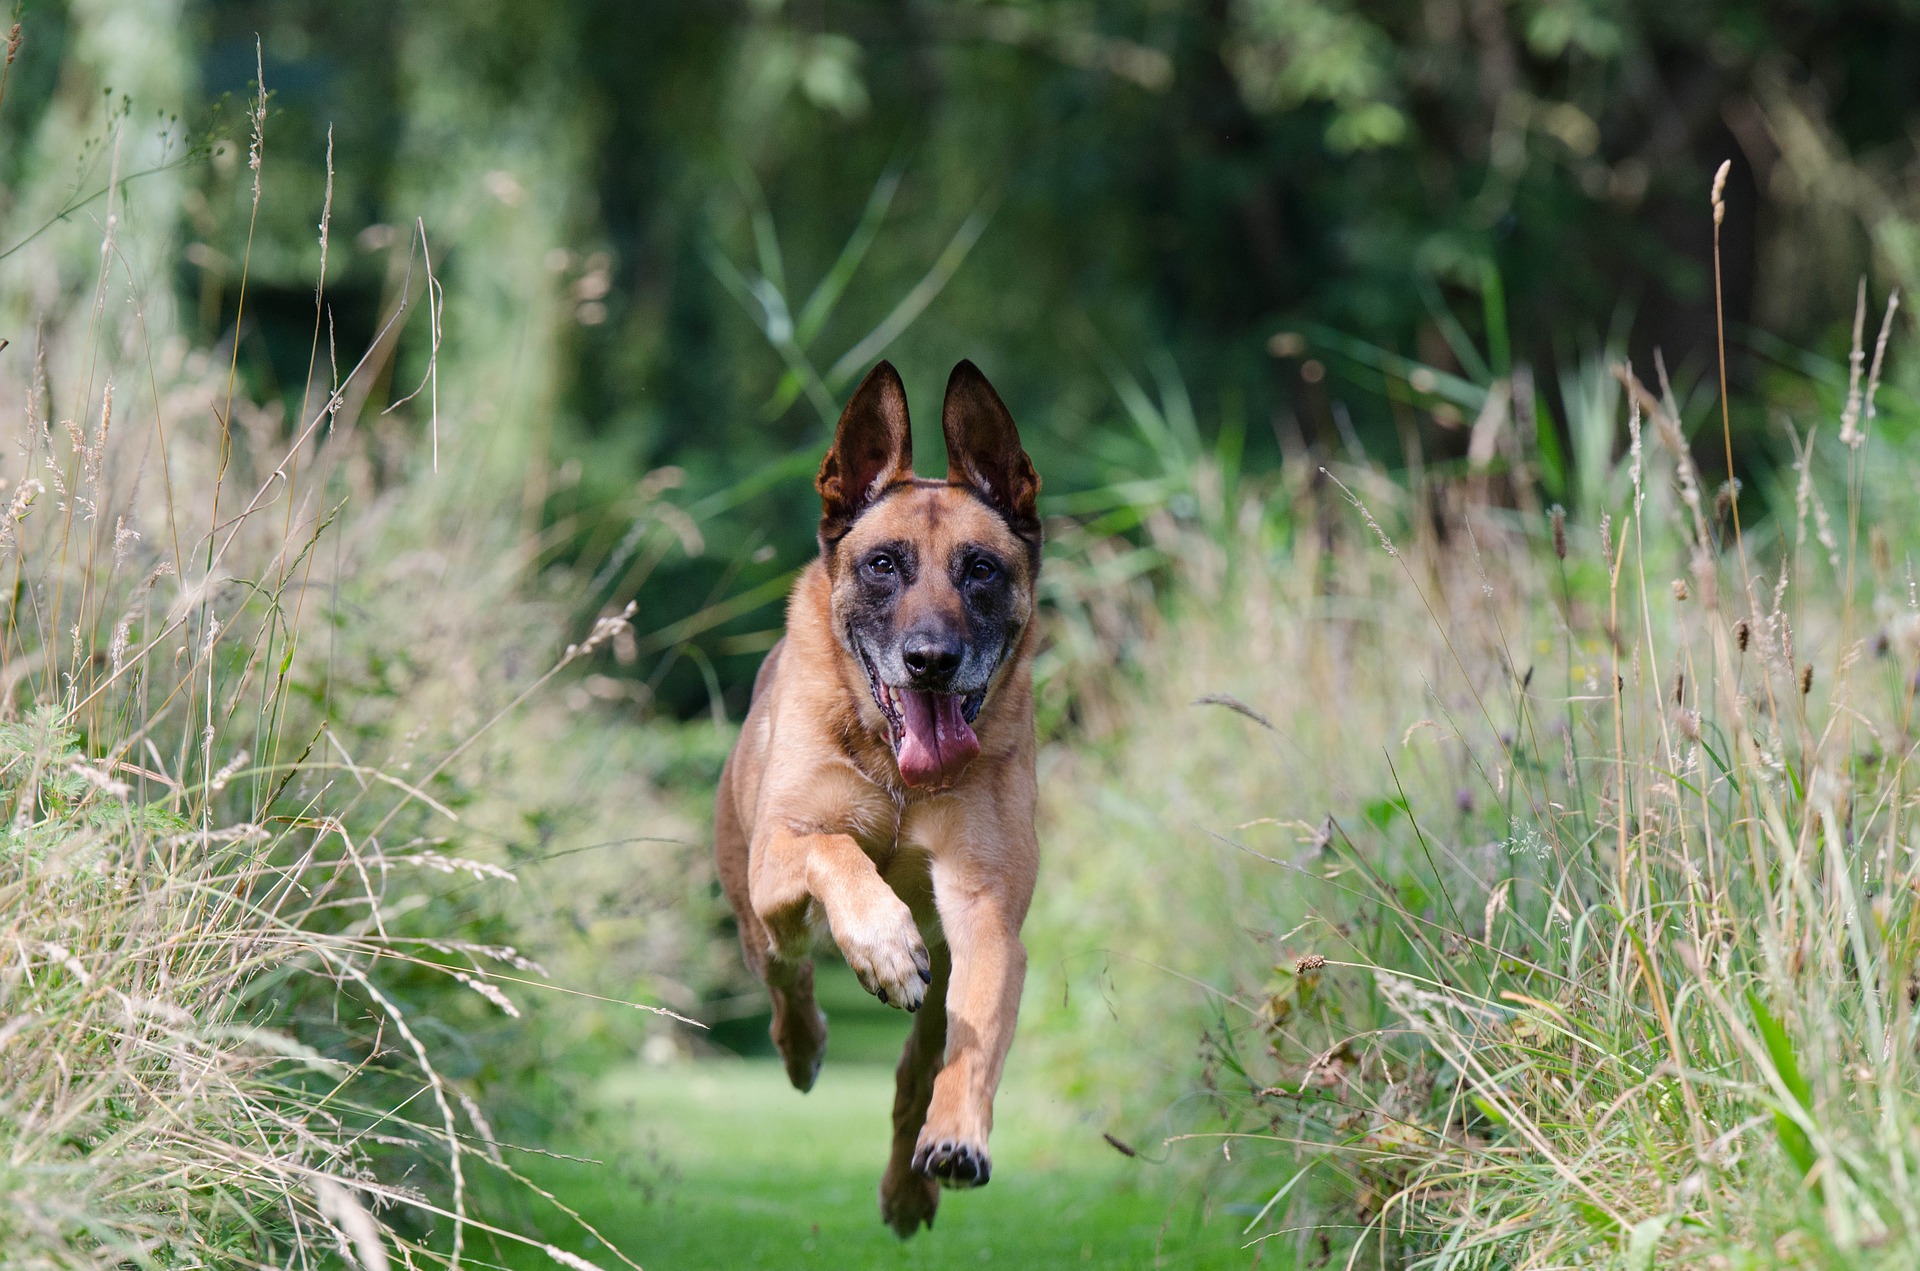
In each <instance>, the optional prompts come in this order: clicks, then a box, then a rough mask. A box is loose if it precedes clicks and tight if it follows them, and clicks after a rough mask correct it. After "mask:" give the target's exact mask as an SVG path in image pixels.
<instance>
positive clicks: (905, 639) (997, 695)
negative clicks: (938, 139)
mask: <svg viewBox="0 0 1920 1271" xmlns="http://www.w3.org/2000/svg"><path fill="white" fill-rule="evenodd" d="M941 427H942V430H943V431H944V432H945V434H946V446H947V476H946V479H945V480H944V481H937V480H930V479H926V478H922V477H916V476H915V475H914V472H913V437H912V434H911V432H910V431H909V428H908V423H907V395H906V389H905V387H904V386H903V385H902V384H901V382H900V376H899V374H898V373H897V372H896V371H895V370H894V369H893V367H892V366H891V365H890V364H888V363H886V362H881V363H880V364H879V365H878V366H876V367H874V368H873V370H872V372H871V373H869V374H868V376H867V378H866V379H865V380H864V381H863V382H862V383H861V385H860V387H859V388H858V389H857V390H855V392H854V394H853V397H852V399H851V400H850V401H849V402H848V403H847V407H846V410H845V412H844V413H843V414H842V415H841V416H840V422H839V425H838V427H837V428H836V430H835V433H834V439H833V447H832V449H831V450H830V451H828V453H827V456H826V459H825V461H824V462H822V464H821V465H820V475H819V479H818V481H817V482H816V485H817V487H818V489H819V491H820V503H821V512H820V531H819V540H820V555H819V557H818V558H817V559H816V560H814V561H813V562H812V563H811V564H809V565H808V566H807V568H806V569H805V570H804V571H803V572H802V573H801V575H800V577H799V579H798V580H797V581H796V582H795V584H794V588H793V593H792V596H791V597H790V599H789V602H788V606H787V629H786V634H785V636H784V637H783V638H782V639H781V640H780V642H779V643H778V644H775V645H774V646H773V648H772V650H771V651H769V652H768V654H767V658H766V661H765V662H764V663H763V664H762V666H761V668H760V673H759V675H758V676H757V677H756V678H755V680H754V685H753V703H752V706H751V707H750V708H749V710H748V712H747V717H746V721H745V723H744V724H743V725H742V727H741V730H740V737H739V740H738V741H737V742H736V743H735V745H734V749H733V753H732V754H731V755H730V756H729V757H728V759H727V764H726V767H725V768H724V769H723V770H722V772H721V775H720V785H719V790H718V793H717V797H716V801H715V808H714V842H715V854H716V857H717V863H718V866H719V873H720V879H721V883H722V885H723V887H724V888H725V891H726V894H727V899H728V901H729V902H731V904H732V906H733V910H734V913H735V914H736V915H737V916H738V918H739V924H740V941H741V946H742V948H743V949H744V951H745V954H746V961H747V965H748V966H749V967H750V968H752V970H753V971H754V973H755V974H756V975H757V976H758V977H759V978H760V979H761V980H763V981H764V982H765V983H766V986H767V991H768V995H769V997H770V998H771V999H772V1003H773V1024H772V1027H771V1030H770V1031H771V1032H772V1035H773V1042H774V1045H775V1047H776V1048H778V1050H779V1052H780V1055H781V1058H782V1059H783V1060H784V1061H785V1063H786V1070H787V1076H788V1077H789V1078H790V1079H791V1080H792V1082H793V1084H794V1086H795V1087H797V1088H798V1089H800V1090H802V1091H805V1090H808V1089H810V1088H811V1087H812V1086H813V1083H814V1079H815V1078H816V1077H817V1076H818V1075H819V1072H820V1061H821V1058H822V1056H823V1055H824V1053H825V1051H826V1045H827V1020H826V1016H825V1015H824V1014H823V1013H822V1012H821V1010H820V1008H819V1006H818V1004H817V1003H816V1002H815V1000H814V992H813V963H812V961H811V949H812V945H813V941H814V938H815V934H816V932H817V931H818V930H819V928H820V927H821V926H822V925H824V926H825V928H826V930H827V932H828V933H830V934H831V936H832V938H833V941H834V943H835V944H837V945H838V946H839V948H840V952H841V954H842V955H843V956H844V957H845V958H846V960H847V965H848V966H850V967H852V968H853V972H854V974H855V975H856V976H858V977H859V980H860V983H861V985H862V986H863V987H864V988H865V989H866V990H867V991H868V992H869V993H872V994H873V995H874V996H875V997H878V998H879V999H880V1000H881V1001H882V1002H885V1003H886V1004H887V1005H889V1006H894V1007H898V1008H899V1009H901V1010H904V1011H912V1012H915V1015H914V1020H913V1028H912V1033H911V1035H910V1036H909V1037H908V1039H907V1044H906V1049H905V1051H904V1052H903V1053H902V1055H901V1057H900V1064H899V1069H898V1072H897V1089H896V1093H895V1096H894V1103H893V1144H892V1152H891V1156H890V1158H889V1160H888V1163H887V1169H886V1173H885V1176H884V1177H883V1178H882V1180H881V1183H880V1213H881V1217H882V1218H883V1219H884V1220H885V1221H886V1222H887V1224H888V1225H889V1226H891V1227H892V1228H893V1229H894V1231H895V1232H897V1233H898V1234H899V1235H900V1237H901V1238H902V1239H906V1238H907V1237H909V1236H911V1235H913V1234H914V1233H915V1232H916V1231H917V1230H918V1229H919V1228H920V1226H921V1225H922V1224H925V1225H926V1226H928V1227H932V1225H933V1217H934V1211H935V1209H936V1208H937V1207H938V1206H939V1203H940V1188H941V1186H943V1185H944V1186H947V1187H980V1186H984V1185H985V1184H986V1182H987V1180H988V1178H989V1177H990V1176H991V1174H992V1168H993V1167H992V1159H991V1157H990V1156H989V1154H988V1150H987V1137H988V1134H989V1133H990V1132H991V1130H992V1128H993V1098H994V1092H995V1091H996V1090H997V1089H998V1087H999V1084H1000V1073H1001V1068H1002V1066H1003V1065H1004V1063H1005V1061H1006V1056H1007V1048H1008V1046H1009V1045H1010V1044H1011V1043H1012V1041H1013V1030H1014V1018H1015V1015H1016V1014H1017V1013H1018V1011H1019V1006H1020V989H1021V985H1022V983H1023V981H1024V980H1025V978H1026V969H1027V955H1026V948H1025V946H1024V945H1022V944H1021V942H1020V927H1021V923H1022V922H1023V921H1024V920H1025V918H1026V913H1027V906H1028V904H1029V902H1030V901H1031V900H1032V897H1033V886H1034V876H1035V872H1036V870H1037V868H1038V861H1039V846H1038V841H1037V838H1036V835H1035V830H1034V804H1035V798H1036V793H1037V785H1036V781H1035V776H1034V750H1035V741H1034V727H1033V675H1032V662H1033V650H1034V634H1033V625H1034V624H1033V614H1034V603H1035V601H1034V594H1035V585H1036V582H1037V579H1038V576H1039V571H1040V545H1041V527H1040V518H1039V515H1038V513H1037V510H1036V500H1037V498H1038V495H1039V492H1040V478H1039V477H1038V476H1037V475H1036V474H1035V472H1034V468H1033V462H1032V460H1031V459H1029V458H1028V457H1027V453H1026V451H1025V450H1023V449H1021V445H1020V434H1019V432H1018V431H1017V430H1016V429H1015V427H1014V423H1013V417H1012V416H1011V415H1010V414H1008V413H1007V408H1006V406H1005V405H1004V404H1002V402H1001V400H1000V397H999V395H998V394H997V393H995V392H994V390H993V387H992V385H990V384H988V383H987V379H986V377H985V376H984V375H982V374H981V373H980V371H979V370H978V369H977V368H976V367H975V366H974V365H973V363H971V362H962V363H960V364H959V365H958V366H956V367H955V368H954V369H953V374H952V376H951V378H950V379H949V380H948V382H947V395H946V400H945V403H944V405H943V407H942V410H941Z"/></svg>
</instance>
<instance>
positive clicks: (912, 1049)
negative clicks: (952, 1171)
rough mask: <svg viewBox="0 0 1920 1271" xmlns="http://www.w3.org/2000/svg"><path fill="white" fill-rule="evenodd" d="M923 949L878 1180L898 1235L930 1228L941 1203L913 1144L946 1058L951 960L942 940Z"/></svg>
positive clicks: (884, 1210) (884, 1213)
mask: <svg viewBox="0 0 1920 1271" xmlns="http://www.w3.org/2000/svg"><path fill="white" fill-rule="evenodd" d="M928 953H929V954H930V955H931V958H932V962H933V983H932V984H930V985H928V986H927V1000H926V1001H925V1002H924V1003H922V1004H921V1007H920V1011H919V1013H918V1014H916V1015H915V1016H914V1017H913V1032H912V1033H910V1034H908V1036H907V1045H906V1049H905V1050H903V1051H902V1052H901V1053H900V1066H899V1068H897V1069H896V1070H895V1072H894V1082H895V1085H894V1094H893V1153H892V1155H891V1156H890V1157H889V1158H888V1160H887V1172H886V1175H885V1176H884V1177H882V1178H881V1180H880V1216H881V1218H883V1219H885V1220H886V1223H887V1225H888V1226H889V1227H892V1228H893V1229H894V1231H895V1232H896V1233H897V1234H898V1235H899V1237H900V1238H901V1239H902V1240H905V1239H906V1238H907V1237H909V1236H911V1235H913V1233H914V1232H916V1231H918V1230H919V1229H920V1225H921V1224H922V1223H925V1224H926V1225H927V1226H928V1227H929V1228H931V1227H932V1226H933V1213H934V1210H935V1209H937V1208H939V1205H940V1184H939V1181H938V1180H936V1179H933V1178H929V1177H927V1176H926V1175H925V1174H921V1173H918V1172H916V1171H915V1170H914V1168H913V1149H914V1145H915V1144H916V1143H917V1142H918V1141H919V1138H920V1127H921V1126H922V1125H925V1124H926V1120H927V1104H928V1103H929V1102H930V1101H931V1100H932V1099H933V1077H934V1074H935V1073H937V1072H939V1071H940V1065H941V1064H942V1063H943V1062H945V1059H946V1050H947V980H948V978H949V977H950V976H951V975H952V973H953V959H952V958H951V957H950V956H949V955H948V953H947V946H946V945H945V944H944V943H942V944H937V945H934V946H933V947H932V948H931V949H929V950H928Z"/></svg>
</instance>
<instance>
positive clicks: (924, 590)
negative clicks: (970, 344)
mask: <svg viewBox="0 0 1920 1271" xmlns="http://www.w3.org/2000/svg"><path fill="white" fill-rule="evenodd" d="M941 426H942V428H943V429H944V431H945V433H946V439H947V479H946V480H945V481H931V480H922V479H920V478H917V477H915V476H914V475H913V435H912V433H911V432H910V431H909V429H908V426H907V394H906V389H905V388H904V387H903V386H902V385H901V383H900V376H899V374H898V373H897V372H895V371H894V369H893V367H892V366H891V365H889V364H888V363H886V362H882V363H880V365H878V366H876V367H874V368H873V371H872V373H871V374H869V375H868V376H867V378H866V380H865V381H863V382H862V383H861V385H860V387H859V389H858V390H857V391H855V393H854V395H853V400H852V401H850V402H848V403H847V409H846V412H845V413H844V414H842V415H841V416H840V426H839V429H838V430H837V432H836V433H835V435H834V440H833V449H832V450H831V451H830V452H828V454H827V458H826V462H824V463H822V464H821V465H820V479H819V482H818V485H819V489H820V499H821V517H820V554H821V556H822V558H823V559H824V560H825V561H826V564H827V570H828V573H829V575H830V577H831V578H832V580H833V602H832V604H833V628H834V633H835V635H836V636H838V637H839V640H840V642H841V644H842V645H843V646H845V648H846V650H847V652H848V654H849V655H850V656H851V657H852V658H853V659H854V661H855V662H857V663H858V665H859V667H860V670H861V673H862V674H863V675H864V676H865V677H866V681H867V688H868V690H869V691H870V692H871V693H872V695H873V701H874V705H875V706H876V707H877V708H878V709H879V713H880V716H881V718H882V719H883V720H884V724H885V730H886V735H887V741H888V743H889V744H890V745H891V746H892V747H893V754H894V758H895V759H896V760H897V761H898V763H899V765H900V775H901V777H902V779H904V780H905V781H906V783H907V784H908V785H913V786H941V785H945V784H948V783H949V782H951V781H952V780H953V779H954V778H955V777H956V776H958V775H959V773H960V770H961V769H962V768H964V767H965V766H966V764H967V761H968V760H970V759H972V758H973V757H974V755H976V754H978V753H979V750H980V741H979V738H978V737H976V736H975V734H974V731H973V724H974V721H975V720H976V719H977V718H978V717H979V714H980V711H981V709H982V708H983V707H984V706H985V705H986V702H987V697H988V694H989V693H991V692H992V691H993V689H994V677H995V673H996V672H998V671H999V669H1000V667H1001V666H1002V665H1003V664H1004V663H1005V662H1006V661H1007V659H1008V658H1009V657H1010V656H1012V654H1013V653H1014V651H1015V650H1016V649H1017V648H1018V647H1019V644H1020V637H1021V635H1022V633H1023V632H1025V630H1026V627H1027V623H1028V621H1029V620H1030V619H1031V618H1032V617H1033V594H1034V581H1035V577H1036V575H1037V574H1038V573H1039V569H1040V518H1039V515H1038V513H1037V511H1036V507H1035V502H1036V499H1037V498H1038V496H1039V493H1040V478H1039V477H1038V476H1036V475H1035V474H1034V471H1033V461H1032V460H1030V459H1028V458H1027V453H1026V451H1024V450H1022V449H1021V448H1020V434H1019V432H1018V431H1016V430H1015V428H1014V426H1013V417H1012V416H1011V415H1009V414H1008V413H1007V408H1006V406H1005V405H1003V404H1002V403H1001V401H1000V396H999V394H997V393H995V392H994V391H993V386H992V385H990V384H988V383H987V380H986V377H985V376H984V375H982V374H980V371H979V369H978V368H976V367H975V366H974V365H973V363H971V362H962V363H960V365H958V366H956V367H954V368H953V375H952V377H951V378H950V379H949V380H948V381H947V398H946V403H945V405H944V407H943V409H942V411H941Z"/></svg>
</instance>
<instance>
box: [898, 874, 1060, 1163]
mask: <svg viewBox="0 0 1920 1271" xmlns="http://www.w3.org/2000/svg"><path fill="white" fill-rule="evenodd" d="M1036 855H1037V853H1032V852H1027V853H1019V854H1017V855H1016V857H1015V859H1011V860H1009V859H1005V858H1001V859H998V860H996V861H995V862H994V867H993V868H992V869H991V870H986V869H981V868H979V867H978V866H977V865H970V864H969V863H962V864H960V865H958V866H943V865H941V864H936V865H935V867H934V875H933V882H934V900H935V903H936V904H937V905H938V906H939V909H940V925H941V927H942V928H943V929H944V930H945V932H946V936H947V945H948V947H949V948H950V949H951V950H952V952H953V980H952V983H951V985H950V986H949V988H948V990H947V1063H946V1067H944V1068H942V1069H941V1070H940V1075H939V1076H938V1077H936V1078H934V1082H933V1100H932V1103H931V1104H930V1105H929V1106H928V1109H927V1123H926V1125H925V1126H924V1127H922V1129H921V1131H920V1138H919V1142H918V1144H917V1145H916V1146H915V1148H914V1153H913V1168H914V1169H916V1170H918V1171H919V1172H920V1173H922V1174H926V1175H929V1176H931V1177H933V1178H937V1179H939V1180H940V1181H941V1182H942V1183H943V1184H945V1185H946V1186H948V1187H980V1186H984V1185H985V1184H986V1182H987V1179H988V1177H989V1176H990V1175H991V1174H992V1171H993V1165H992V1160H991V1158H990V1157H989V1156H988V1155H987V1135H988V1134H989V1133H990V1132H991V1131H992V1129H993V1096H994V1092H995V1091H996V1090H998V1089H999V1087H1000V1072H1001V1069H1002V1067H1003V1066H1004V1065H1005V1063H1006V1059H1007V1048H1008V1047H1009V1046H1011V1045H1012V1044H1013V1027H1014V1023H1015V1020H1016V1018H1017V1017H1018V1015H1019V1013H1020V988H1021V986H1022V985H1023V984H1024V983H1025V982H1026V977H1027V950H1026V946H1025V945H1023V944H1021V943H1020V924H1021V922H1022V920H1023V919H1025V917H1026V913H1027V904H1028V901H1029V900H1030V899H1031V898H1032V896H1033V878H1034V872H1035V863H1034V862H1035V856H1036Z"/></svg>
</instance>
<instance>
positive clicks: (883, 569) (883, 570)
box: [867, 553, 893, 574]
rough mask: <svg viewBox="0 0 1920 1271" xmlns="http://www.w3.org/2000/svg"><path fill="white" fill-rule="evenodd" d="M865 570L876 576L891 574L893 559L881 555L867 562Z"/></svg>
mask: <svg viewBox="0 0 1920 1271" xmlns="http://www.w3.org/2000/svg"><path fill="white" fill-rule="evenodd" d="M867 568H868V569H870V570H872V571H873V572H874V573H876V574H891V573H892V572H893V557H891V556H888V555H885V554H884V553H883V554H881V555H879V556H876V557H874V558H873V559H872V560H870V561H868V562H867Z"/></svg>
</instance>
